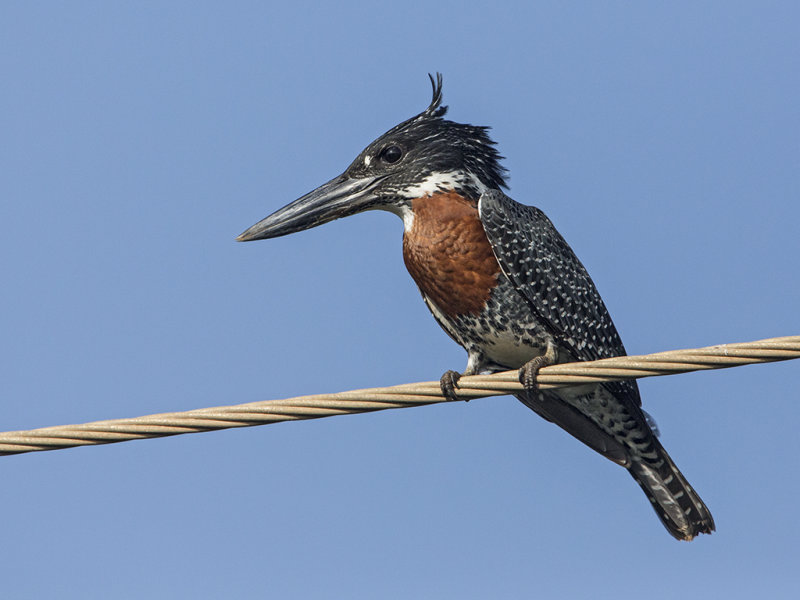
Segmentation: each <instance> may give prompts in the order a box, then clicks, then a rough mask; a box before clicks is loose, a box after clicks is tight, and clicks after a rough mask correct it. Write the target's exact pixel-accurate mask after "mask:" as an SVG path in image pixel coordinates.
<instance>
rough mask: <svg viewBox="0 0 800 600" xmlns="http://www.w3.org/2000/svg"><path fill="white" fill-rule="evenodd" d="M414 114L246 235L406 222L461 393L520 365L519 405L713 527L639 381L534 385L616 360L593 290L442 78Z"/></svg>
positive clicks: (704, 527)
mask: <svg viewBox="0 0 800 600" xmlns="http://www.w3.org/2000/svg"><path fill="white" fill-rule="evenodd" d="M428 77H429V78H430V81H431V86H432V91H433V97H432V100H431V102H430V104H429V106H428V107H427V108H426V109H425V110H424V111H423V112H421V113H420V114H418V115H416V116H414V117H412V118H410V119H408V120H406V121H403V122H402V123H400V124H398V125H396V126H395V127H393V128H391V129H390V130H389V131H387V132H386V133H385V134H383V135H381V136H380V137H378V138H377V139H375V140H374V141H373V142H371V143H370V144H369V145H367V146H366V148H364V150H363V151H362V152H361V153H360V154H359V155H358V156H357V157H356V158H355V160H354V161H353V162H352V163H351V164H350V166H349V167H347V169H345V171H344V172H343V173H342V174H341V175H338V176H336V177H334V178H333V179H331V180H330V181H328V182H327V183H324V184H322V185H321V186H319V187H318V188H316V189H314V190H313V191H311V192H309V193H308V194H306V195H304V196H302V197H300V198H298V199H297V200H295V201H294V202H291V203H289V204H287V205H286V206H284V207H283V208H280V209H278V210H277V211H275V212H274V213H272V214H271V215H269V216H268V217H266V218H264V219H262V220H261V221H259V222H257V223H256V224H255V225H253V226H252V227H250V228H249V229H247V230H246V231H244V232H243V233H242V234H241V235H239V236H238V237H237V238H236V239H237V241H252V240H261V239H269V238H276V237H280V236H284V235H289V234H291V233H296V232H299V231H303V230H307V229H310V228H312V227H317V226H319V225H322V224H324V223H328V222H330V221H332V220H334V219H340V218H343V217H347V216H350V215H354V214H357V213H361V212H364V211H367V210H383V211H388V212H390V213H394V214H396V215H397V216H399V217H400V218H401V219H402V220H403V229H404V231H403V260H404V263H405V266H406V268H407V270H408V272H409V273H410V275H411V277H412V278H413V280H414V281H415V282H416V284H417V286H418V288H419V290H420V292H421V294H422V298H423V300H424V302H425V304H426V305H427V307H428V309H429V310H430V312H431V313H432V314H433V317H434V318H435V320H436V321H437V322H438V323H439V325H440V326H441V327H442V329H444V331H445V332H446V333H447V334H448V335H449V336H450V337H451V338H452V339H453V340H454V341H455V342H456V343H458V344H459V345H461V346H462V347H463V348H464V349H465V350H466V351H467V366H466V369H465V370H464V371H463V372H461V373H459V372H457V371H455V370H449V371H447V372H445V373H444V374H443V375H442V377H441V380H440V382H441V387H442V392H443V394H444V395H445V396H446V397H447V398H449V399H458V381H459V378H460V377H461V376H462V375H473V374H478V373H493V372H497V371H505V370H510V369H519V373H520V381H521V383H522V384H523V392H522V393H519V394H516V397H517V398H518V399H519V400H520V401H521V402H522V403H523V404H524V405H525V406H527V407H528V408H530V409H532V410H533V411H534V412H536V413H537V414H539V415H540V416H542V417H543V418H544V419H546V420H547V421H550V422H552V423H554V424H555V425H557V426H559V427H561V428H562V429H563V430H565V431H566V432H567V433H569V434H570V435H572V436H573V437H575V438H577V439H578V440H579V441H581V442H583V443H584V444H586V445H587V446H589V447H590V448H591V449H593V450H595V451H596V452H598V453H599V454H601V455H602V456H604V457H606V458H608V459H610V460H611V461H613V462H615V463H617V464H618V465H621V466H622V467H624V468H625V469H627V470H628V472H629V473H630V474H631V475H632V476H633V479H634V480H635V481H636V482H637V483H638V484H639V486H640V487H641V488H642V490H644V493H645V494H646V495H647V497H648V498H649V500H650V502H651V504H652V506H653V508H654V509H655V512H656V514H657V515H658V517H659V519H660V520H661V522H662V523H663V525H664V526H665V527H666V529H667V531H668V532H669V533H670V534H671V535H672V536H673V537H675V538H676V539H679V540H687V541H688V540H692V539H693V538H695V537H696V536H697V535H698V534H701V533H711V532H712V531H714V529H715V526H714V520H713V518H712V516H711V513H710V511H709V510H708V508H707V507H706V505H705V504H704V503H703V501H702V500H701V499H700V496H699V495H698V494H697V493H696V492H695V491H694V489H693V488H692V487H691V486H690V485H689V483H688V481H687V480H686V478H685V477H684V476H683V474H682V473H681V472H680V471H679V470H678V468H677V467H676V466H675V463H674V462H673V461H672V459H671V458H670V456H669V454H667V452H666V450H665V449H664V448H663V446H662V445H661V443H660V441H659V440H658V438H657V430H654V427H653V425H652V424H651V423H652V422H651V420H650V419H649V415H647V414H646V413H645V412H644V411H643V410H642V406H641V405H642V402H641V397H640V394H639V389H638V386H637V384H636V382H635V380H628V381H619V382H611V383H591V384H585V385H580V386H577V387H570V388H560V389H552V390H541V389H539V387H538V386H537V385H536V373H537V372H538V370H539V369H540V368H542V367H544V366H547V365H551V364H556V363H563V362H574V361H591V360H596V359H601V358H608V357H613V356H624V355H625V354H626V352H625V347H624V346H623V344H622V341H621V339H620V336H619V334H618V332H617V329H616V327H615V326H614V323H613V322H612V320H611V317H610V315H609V313H608V310H607V309H606V306H605V304H604V303H603V300H602V298H601V297H600V294H599V293H598V291H597V288H596V287H595V284H594V283H593V281H592V279H591V277H590V276H589V274H588V273H587V271H586V269H585V268H584V266H583V264H582V263H581V262H580V260H579V259H578V257H577V256H576V255H575V253H574V252H573V250H572V248H571V247H570V246H569V244H568V243H567V242H566V241H565V240H564V238H563V237H562V236H561V234H560V233H559V232H558V231H557V230H556V228H555V227H554V226H553V224H552V222H551V221H550V220H549V219H548V217H547V216H545V214H544V213H543V212H542V211H541V210H540V209H538V208H536V207H533V206H527V205H523V204H520V203H517V202H516V201H514V200H512V199H511V198H510V197H508V196H507V195H506V194H505V192H504V191H503V190H507V189H508V186H507V182H506V180H507V170H506V169H505V167H503V166H502V165H501V161H502V159H503V157H502V156H501V155H500V154H499V152H498V150H497V148H496V144H495V142H494V141H493V140H492V139H491V138H490V136H489V128H488V127H483V126H474V125H469V124H462V123H457V122H454V121H450V120H448V119H446V118H445V115H446V113H447V110H448V108H447V106H444V105H443V104H442V75H441V74H440V73H437V74H436V78H434V77H433V76H432V75H430V74H429V75H428Z"/></svg>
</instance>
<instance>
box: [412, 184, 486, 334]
mask: <svg viewBox="0 0 800 600" xmlns="http://www.w3.org/2000/svg"><path fill="white" fill-rule="evenodd" d="M411 208H412V211H413V214H414V220H413V223H412V226H411V228H410V229H409V230H407V231H406V232H405V234H404V236H403V260H404V261H405V264H406V268H407V269H408V272H409V273H410V274H411V277H413V278H414V281H416V282H417V285H418V286H419V288H420V290H421V291H422V292H423V293H424V294H425V295H426V296H427V297H428V299H429V300H430V301H432V302H433V303H434V304H436V306H437V307H438V308H439V310H441V311H442V312H443V313H444V314H445V315H447V316H448V317H451V318H455V317H458V316H459V315H463V314H472V315H477V314H478V313H480V311H481V309H482V308H483V307H484V305H485V304H486V301H487V300H488V299H489V294H490V293H491V291H492V289H493V288H494V287H495V286H496V285H497V278H498V275H499V274H500V265H499V264H498V262H497V259H496V258H495V257H494V254H493V253H492V247H491V246H490V245H489V240H488V239H487V238H486V233H485V232H484V230H483V225H482V224H481V222H480V219H479V218H478V209H477V207H476V206H475V205H474V204H473V203H472V202H470V201H469V200H468V199H466V198H464V197H462V196H460V195H458V194H456V193H455V192H443V193H437V194H433V195H431V196H424V197H422V198H417V199H415V200H413V201H412V205H411Z"/></svg>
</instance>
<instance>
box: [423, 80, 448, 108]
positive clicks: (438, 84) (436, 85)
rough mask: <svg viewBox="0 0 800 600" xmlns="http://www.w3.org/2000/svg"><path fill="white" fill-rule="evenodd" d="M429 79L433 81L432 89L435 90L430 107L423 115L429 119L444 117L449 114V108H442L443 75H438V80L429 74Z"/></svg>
mask: <svg viewBox="0 0 800 600" xmlns="http://www.w3.org/2000/svg"><path fill="white" fill-rule="evenodd" d="M428 78H429V79H430V80H431V88H433V99H432V100H431V103H430V106H428V108H426V109H425V112H423V113H422V114H423V115H425V116H427V117H443V116H444V115H445V113H447V107H446V106H441V104H442V74H441V73H436V79H434V78H433V75H431V74H430V73H428Z"/></svg>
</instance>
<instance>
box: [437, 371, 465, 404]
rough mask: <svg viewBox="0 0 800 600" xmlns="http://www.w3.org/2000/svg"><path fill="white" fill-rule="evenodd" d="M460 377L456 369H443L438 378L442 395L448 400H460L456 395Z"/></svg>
mask: <svg viewBox="0 0 800 600" xmlns="http://www.w3.org/2000/svg"><path fill="white" fill-rule="evenodd" d="M459 379H461V373H459V372H458V371H452V370H450V371H445V373H444V375H442V377H441V379H439V386H440V387H441V388H442V395H443V396H444V397H445V398H446V399H447V400H449V401H451V402H454V401H456V400H461V398H459V397H458V392H456V390H457V389H458V380H459Z"/></svg>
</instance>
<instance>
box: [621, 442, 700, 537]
mask: <svg viewBox="0 0 800 600" xmlns="http://www.w3.org/2000/svg"><path fill="white" fill-rule="evenodd" d="M654 441H655V444H656V448H655V449H656V454H657V459H656V460H642V459H639V458H634V459H633V461H632V462H631V465H630V467H628V469H629V470H630V473H631V475H632V476H633V478H634V479H635V480H636V483H638V484H639V485H640V486H641V488H642V489H643V490H644V493H645V494H646V495H647V497H648V499H649V500H650V502H651V503H652V505H653V508H654V509H655V511H656V514H657V515H658V518H659V519H661V522H662V523H663V524H664V526H665V527H666V528H667V531H669V532H670V533H671V534H672V535H673V536H674V537H675V538H677V539H679V540H686V541H690V540H692V539H693V538H694V537H695V536H697V535H698V534H700V533H711V532H712V531H714V519H713V517H712V516H711V512H710V511H709V510H708V508H707V507H706V505H705V504H704V503H703V501H702V500H701V499H700V496H698V495H697V492H695V491H694V490H693V489H692V486H691V485H689V482H688V481H686V478H685V477H684V476H683V474H682V473H681V472H680V471H679V470H678V467H676V466H675V463H674V462H672V459H671V458H670V457H669V454H667V452H666V450H664V448H663V447H661V444H660V443H659V442H658V441H656V440H654Z"/></svg>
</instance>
